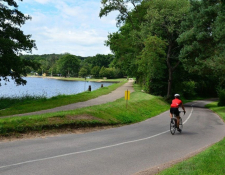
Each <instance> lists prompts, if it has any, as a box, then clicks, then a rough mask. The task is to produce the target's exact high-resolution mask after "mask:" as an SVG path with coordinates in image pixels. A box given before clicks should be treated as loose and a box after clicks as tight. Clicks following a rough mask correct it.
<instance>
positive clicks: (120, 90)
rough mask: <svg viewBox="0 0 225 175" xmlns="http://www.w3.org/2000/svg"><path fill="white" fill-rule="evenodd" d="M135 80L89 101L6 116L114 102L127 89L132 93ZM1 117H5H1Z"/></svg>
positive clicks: (122, 95)
mask: <svg viewBox="0 0 225 175" xmlns="http://www.w3.org/2000/svg"><path fill="white" fill-rule="evenodd" d="M133 82H134V80H133V79H130V80H129V81H128V82H127V83H125V84H124V85H122V86H120V87H118V88H117V89H116V90H114V91H112V92H111V93H109V94H106V95H102V96H99V97H97V98H94V99H91V100H88V101H84V102H78V103H73V104H69V105H65V106H60V107H56V108H52V109H46V110H41V111H36V112H29V113H25V114H16V115H11V116H6V117H12V116H25V115H36V114H45V113H51V112H58V111H68V110H74V109H78V108H83V107H88V106H94V105H100V104H104V103H108V102H112V101H115V100H117V99H119V98H122V97H124V94H125V91H126V90H129V91H130V92H131V93H132V92H134V88H133ZM1 118H3V117H1Z"/></svg>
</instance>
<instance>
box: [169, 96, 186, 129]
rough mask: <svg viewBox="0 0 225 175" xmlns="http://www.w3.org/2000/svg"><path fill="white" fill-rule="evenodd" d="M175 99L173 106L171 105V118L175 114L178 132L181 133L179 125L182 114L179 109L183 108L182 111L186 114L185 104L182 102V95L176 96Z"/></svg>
mask: <svg viewBox="0 0 225 175" xmlns="http://www.w3.org/2000/svg"><path fill="white" fill-rule="evenodd" d="M174 97H175V98H174V99H173V100H172V104H171V105H170V118H172V117H173V114H175V116H176V118H177V130H178V131H179V132H180V131H181V129H180V128H179V123H180V112H179V110H178V108H179V107H180V106H181V107H182V109H183V110H184V114H185V113H186V111H185V108H184V105H183V102H182V101H181V100H180V95H179V94H175V95H174Z"/></svg>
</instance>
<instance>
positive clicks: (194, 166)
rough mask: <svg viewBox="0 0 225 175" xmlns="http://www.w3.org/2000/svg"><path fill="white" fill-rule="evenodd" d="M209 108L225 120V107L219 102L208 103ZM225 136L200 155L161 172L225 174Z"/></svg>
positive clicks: (201, 174) (198, 174)
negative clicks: (218, 104) (218, 103)
mask: <svg viewBox="0 0 225 175" xmlns="http://www.w3.org/2000/svg"><path fill="white" fill-rule="evenodd" d="M206 107H207V108H209V109H211V110H212V111H214V112H216V113H217V114H218V115H219V116H220V117H221V118H222V119H223V120H224V121H225V107H218V106H217V102H214V103H211V104H208V105H206ZM224 148H225V138H224V139H223V140H221V141H220V142H218V143H216V144H214V145H213V146H211V147H209V148H208V149H206V150H205V151H203V152H201V153H199V154H198V155H196V156H194V157H192V158H190V159H188V160H187V161H183V162H181V163H179V164H177V165H175V166H173V167H171V168H169V169H166V170H164V171H162V172H161V173H159V174H160V175H163V174H165V175H168V174H171V175H172V174H173V175H176V174H177V175H178V174H190V175H194V174H196V175H205V174H218V175H220V174H225V151H224Z"/></svg>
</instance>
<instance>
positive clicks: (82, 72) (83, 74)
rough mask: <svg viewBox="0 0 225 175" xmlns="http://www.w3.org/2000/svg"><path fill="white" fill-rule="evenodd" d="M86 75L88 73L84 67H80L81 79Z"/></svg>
mask: <svg viewBox="0 0 225 175" xmlns="http://www.w3.org/2000/svg"><path fill="white" fill-rule="evenodd" d="M87 75H88V71H87V69H85V68H84V67H82V68H81V69H80V71H79V76H81V77H86V76H87Z"/></svg>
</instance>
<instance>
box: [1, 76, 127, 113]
mask: <svg viewBox="0 0 225 175" xmlns="http://www.w3.org/2000/svg"><path fill="white" fill-rule="evenodd" d="M126 82H127V80H124V79H123V81H121V82H120V83H115V84H113V85H111V86H108V87H103V88H100V89H97V90H95V91H92V92H88V91H86V92H83V93H79V94H75V95H58V96H55V97H52V98H49V99H47V98H44V97H42V98H41V97H40V98H38V97H36V98H33V99H32V98H31V97H30V98H23V97H22V98H15V99H14V98H11V99H10V98H0V104H4V106H5V108H6V107H7V108H6V109H4V110H0V117H2V116H8V115H14V114H23V113H27V112H34V111H39V110H44V109H51V108H54V107H58V106H63V105H68V104H71V103H77V102H82V101H87V100H90V99H93V98H96V97H98V96H101V95H105V94H108V93H110V92H111V91H113V90H115V89H116V88H118V87H120V86H122V85H123V84H125V83H126Z"/></svg>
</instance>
